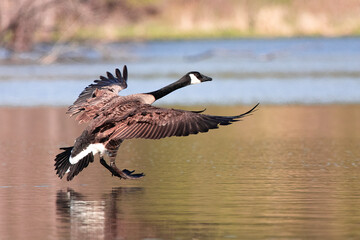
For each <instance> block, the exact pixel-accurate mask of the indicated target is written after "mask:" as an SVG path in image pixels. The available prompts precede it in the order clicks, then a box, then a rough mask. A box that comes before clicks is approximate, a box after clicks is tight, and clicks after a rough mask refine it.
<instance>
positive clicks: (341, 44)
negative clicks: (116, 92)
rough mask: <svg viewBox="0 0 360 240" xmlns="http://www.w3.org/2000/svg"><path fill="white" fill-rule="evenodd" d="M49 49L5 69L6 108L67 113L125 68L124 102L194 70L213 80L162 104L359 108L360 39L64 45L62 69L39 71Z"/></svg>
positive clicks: (1, 68)
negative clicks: (94, 85)
mask: <svg viewBox="0 0 360 240" xmlns="http://www.w3.org/2000/svg"><path fill="white" fill-rule="evenodd" d="M51 47H52V46H47V45H46V46H38V48H36V49H35V51H34V52H32V53H28V54H27V55H26V56H28V57H31V56H32V58H34V59H35V60H34V61H32V62H31V63H29V64H22V65H18V64H15V65H14V64H2V65H0V105H2V106H4V105H5V106H9V105H11V106H24V105H26V106H38V105H42V106H43V105H47V106H66V105H69V104H71V103H72V102H73V101H74V99H75V98H76V97H77V96H78V94H79V92H80V91H81V90H83V89H84V87H85V86H87V85H89V84H90V83H91V82H92V80H94V79H96V78H97V77H98V76H99V75H104V74H105V73H106V71H111V72H114V70H115V68H117V67H118V68H122V66H123V65H124V64H127V65H128V69H129V84H128V89H126V90H125V91H123V92H121V94H125V95H126V94H131V93H138V92H150V91H154V90H156V89H158V88H160V87H163V86H165V85H167V84H169V83H171V82H173V81H175V80H177V79H179V78H180V77H181V76H183V75H184V74H185V73H187V72H189V71H192V70H197V71H200V72H202V73H203V74H205V75H208V76H211V77H213V79H214V81H213V82H207V83H204V84H201V86H193V87H191V88H186V89H181V91H177V92H174V93H172V94H171V95H169V96H167V97H166V98H164V99H161V101H160V102H161V103H163V104H182V105H189V104H203V103H212V104H222V105H227V104H254V103H257V102H261V103H262V104H289V103H292V104H294V103H295V104H299V103H300V104H316V103H322V104H333V103H342V104H343V103H360V94H359V91H360V81H359V78H360V68H359V66H360V65H359V62H360V38H289V39H286V38H285V39H284V38H281V39H276V38H275V39H234V40H190V41H155V42H145V43H136V42H135V43H113V44H104V45H101V46H98V47H96V46H95V47H93V48H89V47H83V46H78V45H77V46H76V47H71V46H68V45H64V46H62V48H61V51H59V53H60V55H59V56H58V58H59V59H58V61H57V62H55V63H53V64H49V65H44V64H39V63H43V61H42V57H38V55H39V54H40V53H41V54H44V53H47V54H51V53H52V50H51ZM55 47H56V46H55ZM39 49H42V50H41V51H40V50H39ZM37 51H38V52H37ZM91 52H97V54H90V53H91ZM41 54H40V56H41ZM45 55H46V54H45ZM91 56H98V57H95V58H92V57H91ZM34 62H35V64H34Z"/></svg>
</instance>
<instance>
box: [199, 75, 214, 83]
mask: <svg viewBox="0 0 360 240" xmlns="http://www.w3.org/2000/svg"><path fill="white" fill-rule="evenodd" d="M201 76H202V79H201V82H207V81H211V80H212V78H211V77H208V76H205V75H201Z"/></svg>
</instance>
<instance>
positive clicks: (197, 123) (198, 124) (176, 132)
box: [99, 104, 258, 139]
mask: <svg viewBox="0 0 360 240" xmlns="http://www.w3.org/2000/svg"><path fill="white" fill-rule="evenodd" d="M257 106H258V104H257V105H256V106H254V107H253V108H252V109H250V110H249V111H247V112H245V113H242V114H240V115H236V116H213V115H206V114H201V113H197V112H192V111H185V110H179V109H166V108H159V107H154V106H151V105H147V104H143V105H141V106H140V107H139V108H133V109H132V110H133V111H130V112H131V113H129V112H128V113H127V114H126V117H124V114H115V115H118V116H121V115H122V116H121V117H120V118H118V119H116V117H114V118H112V117H111V118H108V121H116V123H115V125H114V127H113V129H112V131H111V132H112V134H111V138H114V139H131V138H146V139H160V138H165V137H171V136H187V135H189V134H197V133H199V132H207V131H209V130H210V129H215V128H218V127H219V125H229V124H231V123H233V122H236V121H239V120H240V119H241V118H243V117H245V116H247V115H249V114H251V113H252V112H253V111H254V110H255V109H256V107H257ZM102 126H103V125H101V126H100V127H99V129H100V131H102V130H101V128H102Z"/></svg>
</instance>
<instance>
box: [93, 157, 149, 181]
mask: <svg viewBox="0 0 360 240" xmlns="http://www.w3.org/2000/svg"><path fill="white" fill-rule="evenodd" d="M100 163H101V165H103V166H104V167H105V168H106V169H107V170H109V171H110V172H111V174H112V176H116V177H119V178H120V179H121V178H123V179H138V178H142V177H144V176H145V175H144V173H135V174H133V173H134V172H135V170H134V171H129V170H127V169H123V170H122V171H121V170H120V169H118V168H117V167H116V165H115V163H113V162H112V163H110V166H109V165H108V164H107V163H106V161H105V160H104V159H103V158H100Z"/></svg>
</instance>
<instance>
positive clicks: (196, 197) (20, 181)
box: [0, 105, 360, 239]
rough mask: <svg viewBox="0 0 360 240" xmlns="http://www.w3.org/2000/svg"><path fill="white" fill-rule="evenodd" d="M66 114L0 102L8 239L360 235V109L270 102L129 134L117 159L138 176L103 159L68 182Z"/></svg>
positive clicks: (3, 227)
mask: <svg viewBox="0 0 360 240" xmlns="http://www.w3.org/2000/svg"><path fill="white" fill-rule="evenodd" d="M192 108H194V107H192ZM199 108H201V106H199ZM207 109H208V110H207V112H208V113H209V114H221V115H231V114H234V113H237V112H242V111H244V110H245V109H248V107H244V106H233V107H216V106H208V108H207ZM64 112H65V109H64V108H48V107H39V108H0V123H1V124H0V153H1V156H2V160H1V163H0V199H1V201H0V213H1V214H0V236H1V239H149V238H154V239H228V238H230V239H248V238H260V239H264V238H265V239H279V238H285V239H308V238H312V239H313V238H321V239H346V238H353V239H356V238H359V237H360V230H359V227H358V223H359V222H360V210H359V209H360V185H359V184H358V183H359V180H360V179H359V178H360V174H359V167H360V148H359V142H360V141H359V140H360V122H359V121H358V119H360V105H327V106H261V107H260V109H259V110H258V111H257V112H255V113H254V114H253V115H252V116H250V117H248V118H246V119H245V120H244V121H242V122H240V123H238V124H234V125H231V126H227V127H223V128H221V129H220V130H215V131H212V132H209V133H206V134H200V135H197V136H189V137H185V138H168V139H163V140H158V141H151V140H130V141H125V142H124V143H123V145H122V147H121V148H120V151H119V154H118V159H117V162H118V165H119V167H123V168H127V169H130V170H132V169H135V170H137V171H140V172H145V174H146V177H145V178H143V179H141V180H137V181H129V180H128V181H119V179H118V178H114V177H111V175H110V174H109V172H108V171H107V170H106V169H105V168H103V167H102V166H101V165H100V163H99V162H98V161H95V162H94V163H92V164H91V165H90V166H89V167H88V168H86V169H85V170H84V171H83V172H82V173H80V174H79V175H78V176H77V177H76V178H75V179H74V180H73V181H72V182H66V181H64V180H59V179H58V178H57V177H56V175H55V172H54V170H53V158H54V156H55V155H56V154H57V153H58V147H62V146H68V145H69V144H71V143H72V142H73V140H74V139H75V137H76V136H78V135H79V134H80V133H81V131H82V128H83V126H81V125H78V124H76V123H75V121H73V119H69V118H68V117H67V116H65V115H64Z"/></svg>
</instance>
